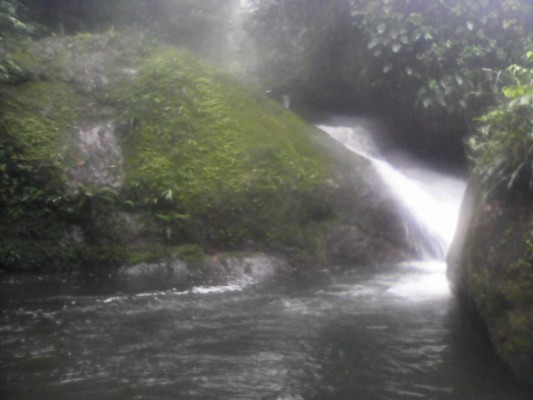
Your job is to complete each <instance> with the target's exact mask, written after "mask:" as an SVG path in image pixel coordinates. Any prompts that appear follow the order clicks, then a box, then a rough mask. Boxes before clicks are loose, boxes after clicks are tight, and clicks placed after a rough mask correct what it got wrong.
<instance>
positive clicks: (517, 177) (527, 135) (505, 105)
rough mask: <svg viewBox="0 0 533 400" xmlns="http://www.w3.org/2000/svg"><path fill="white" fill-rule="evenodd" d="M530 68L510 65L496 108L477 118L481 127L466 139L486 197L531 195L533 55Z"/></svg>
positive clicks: (532, 167)
mask: <svg viewBox="0 0 533 400" xmlns="http://www.w3.org/2000/svg"><path fill="white" fill-rule="evenodd" d="M526 58H527V60H526V61H527V63H528V65H529V66H526V67H524V66H520V65H516V64H514V65H511V66H510V67H509V68H508V69H507V70H506V74H505V75H506V78H507V80H508V81H509V82H510V84H509V85H508V86H505V87H504V88H503V90H502V96H501V100H500V102H499V104H498V106H497V107H495V108H494V109H493V110H491V111H490V112H488V113H487V114H485V115H483V116H482V117H480V118H479V123H480V127H479V129H478V132H477V134H476V135H474V136H473V137H472V138H470V140H469V145H470V148H471V150H472V152H473V158H474V170H473V172H474V174H475V175H477V176H478V177H479V178H480V180H481V182H482V183H483V184H484V185H485V188H486V190H487V191H488V192H489V194H500V195H501V194H504V193H507V192H509V191H510V192H511V193H519V194H520V195H522V196H526V197H527V196H528V195H530V194H532V193H533V182H532V180H533V52H531V51H530V52H528V53H527V56H526Z"/></svg>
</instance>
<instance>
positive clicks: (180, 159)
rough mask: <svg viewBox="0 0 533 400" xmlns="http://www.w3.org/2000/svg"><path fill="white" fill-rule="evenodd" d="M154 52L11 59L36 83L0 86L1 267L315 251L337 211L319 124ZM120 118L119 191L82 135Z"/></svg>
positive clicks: (32, 50) (121, 41)
mask: <svg viewBox="0 0 533 400" xmlns="http://www.w3.org/2000/svg"><path fill="white" fill-rule="evenodd" d="M148 43H151V42H148ZM148 43H146V42H143V41H142V40H140V39H139V38H138V37H135V38H131V37H124V36H119V35H116V34H115V33H113V32H111V33H108V34H106V35H87V34H80V35H77V36H74V37H70V38H55V37H51V38H49V39H46V40H41V41H39V42H38V43H36V44H33V43H31V42H28V43H26V44H25V45H20V46H19V47H18V48H17V49H16V50H11V52H10V53H9V55H10V57H12V59H14V60H15V61H16V63H17V65H18V66H19V70H20V76H23V77H24V79H22V80H13V79H10V80H8V81H6V82H4V83H3V84H1V85H0V93H1V101H0V109H1V110H2V113H1V114H0V131H1V135H0V205H1V208H0V217H1V218H2V221H4V224H3V225H2V228H1V229H0V238H1V245H0V247H1V248H0V265H1V266H2V267H4V268H11V269H20V268H21V267H27V268H36V267H38V265H39V264H41V263H46V265H49V266H58V267H60V266H61V264H63V265H66V264H69V263H72V261H73V260H75V261H76V264H79V263H83V264H90V263H93V262H94V263H98V264H99V265H108V264H116V263H122V262H127V260H128V259H131V260H136V261H138V260H139V259H142V258H143V257H144V256H146V257H147V258H148V259H153V258H154V254H157V255H164V257H167V256H168V257H171V256H172V254H174V253H173V250H172V249H173V248H176V246H187V245H191V246H189V247H183V248H182V251H181V252H179V254H180V255H182V253H183V254H186V255H188V256H190V257H193V256H195V257H196V255H198V254H200V255H201V254H202V252H201V251H199V250H198V249H200V250H201V249H202V248H203V249H206V250H209V251H215V250H218V249H234V248H243V247H244V248H245V247H247V246H251V247H253V248H255V249H261V248H263V249H269V248H276V249H278V250H280V249H282V248H283V247H284V246H288V247H294V248H298V249H299V250H296V251H302V252H303V251H304V249H307V248H308V246H309V247H311V246H310V243H311V242H310V241H312V240H314V234H313V232H316V230H315V225H313V224H314V223H315V222H316V221H317V220H320V219H322V218H324V217H325V216H327V212H326V213H324V211H323V208H324V206H323V203H322V200H321V196H322V195H321V193H322V192H321V191H320V190H319V189H320V188H321V185H322V182H323V180H324V176H325V173H326V162H325V160H324V159H323V158H322V156H321V155H320V154H319V153H318V152H317V150H316V149H315V148H314V147H313V146H312V145H311V144H310V142H309V140H308V137H307V136H308V134H309V131H308V129H309V128H307V127H306V126H305V125H304V124H303V123H302V122H301V121H300V120H299V119H298V118H297V117H296V116H294V115H292V114H290V113H289V112H287V111H286V110H285V109H284V108H282V107H281V106H279V105H277V104H276V103H274V102H272V101H270V100H268V99H266V98H265V97H263V95H262V94H260V93H258V92H256V91H254V90H251V89H249V88H246V87H243V86H241V85H239V84H237V83H236V82H234V81H232V80H231V79H229V78H227V77H224V76H222V75H220V74H218V73H217V72H215V71H214V70H212V69H211V67H209V66H207V65H206V64H205V63H204V62H202V61H199V60H198V59H196V58H195V57H194V56H193V55H191V54H189V53H187V52H185V51H178V50H176V49H175V48H172V47H159V48H152V49H150V50H149V47H150V46H149V45H148ZM72 49H75V50H72ZM74 51H75V52H76V54H77V57H73V52H74ZM100 54H105V57H104V58H95V57H96V56H98V55H100ZM95 55H96V56H95ZM95 59H96V60H97V61H98V64H95V63H94V60H95ZM95 65H96V66H95ZM126 67H127V68H126ZM131 71H133V72H131ZM131 74H134V75H135V77H134V78H132V75H131ZM107 77H112V83H111V84H108V85H105V84H102V83H101V82H106V81H107ZM110 118H111V119H113V120H114V121H115V124H114V125H115V130H116V132H117V133H118V134H120V141H121V144H122V148H123V152H124V169H125V171H124V175H125V179H124V184H123V185H122V186H121V187H120V188H117V187H115V186H110V185H109V184H106V183H95V182H92V181H84V180H83V178H82V177H81V175H79V174H77V172H76V171H77V170H78V169H79V168H83V166H84V165H88V164H90V163H91V162H92V161H91V160H90V158H87V156H86V155H84V154H83V152H82V151H81V150H80V148H79V146H78V144H77V143H78V141H79V134H80V129H81V128H82V127H84V126H91V124H94V123H96V122H98V121H102V119H104V120H109V119H110ZM124 213H127V214H128V215H133V216H135V217H134V219H135V220H134V221H130V220H129V219H128V218H126V217H124ZM135 221H137V222H135ZM316 229H318V225H317V227H316ZM72 232H74V233H75V232H78V233H76V234H74V233H72ZM307 235H309V237H308V236H307ZM139 241H141V242H142V243H141V244H139ZM154 243H156V247H161V244H163V245H164V246H167V247H168V249H167V250H165V249H160V248H157V249H156V248H154V249H151V247H150V246H152V244H154ZM192 244H194V246H193V245H192ZM198 245H200V246H201V247H198ZM146 246H148V247H146ZM195 246H196V247H195ZM190 249H192V250H194V251H192V250H191V251H189V250H190ZM310 251H313V250H312V249H311V250H310ZM189 253H190V254H189ZM198 257H199V256H198ZM198 257H196V258H198ZM104 258H105V259H106V260H107V261H105V260H104ZM193 258H194V257H193ZM104 261H105V262H104Z"/></svg>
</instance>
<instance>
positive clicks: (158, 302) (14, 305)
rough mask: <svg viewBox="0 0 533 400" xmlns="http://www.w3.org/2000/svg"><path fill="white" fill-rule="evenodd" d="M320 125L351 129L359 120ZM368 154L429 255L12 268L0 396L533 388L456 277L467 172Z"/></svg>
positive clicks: (432, 399) (501, 394)
mask: <svg viewBox="0 0 533 400" xmlns="http://www.w3.org/2000/svg"><path fill="white" fill-rule="evenodd" d="M323 128H324V129H325V130H329V133H330V134H331V135H332V136H334V137H335V136H337V137H336V139H338V140H341V141H343V142H344V144H346V145H347V147H349V148H350V146H348V145H352V144H354V140H355V136H354V133H355V131H356V130H354V129H353V127H351V128H346V127H330V128H328V127H327V126H323ZM343 138H344V140H343ZM355 142H360V140H355ZM352 150H354V151H356V152H358V151H359V150H358V149H355V148H353V146H352ZM367 157H369V158H370V159H372V160H373V162H375V163H376V168H377V169H378V170H379V171H380V173H381V174H382V176H383V179H384V181H385V182H387V184H388V185H390V186H391V187H392V188H393V189H394V190H395V191H396V192H398V201H399V202H400V203H403V204H404V207H403V209H404V211H405V215H406V226H407V227H408V228H409V230H410V231H412V234H413V236H414V237H413V238H412V239H413V243H414V246H415V247H416V248H417V249H418V250H419V254H420V257H419V259H420V260H418V261H412V262H405V263H401V264H394V265H378V266H376V265H372V266H369V265H358V266H353V269H348V270H335V269H333V270H331V271H323V272H322V273H319V274H317V275H316V276H313V277H307V278H303V277H299V278H296V277H294V278H291V279H288V280H285V281H283V282H279V281H270V280H268V279H267V280H263V281H252V280H249V279H244V280H242V279H241V280H237V281H235V282H229V283H228V284H226V285H224V286H213V287H195V288H192V289H188V290H184V289H183V288H176V287H174V286H173V285H172V282H166V283H165V282H155V283H154V282H149V281H143V282H139V281H130V280H127V279H124V278H117V277H115V278H113V277H100V278H96V277H87V276H85V277H81V276H77V277H76V276H70V277H67V276H62V275H44V276H38V275H30V276H3V277H0V301H1V304H2V308H1V314H0V346H1V358H0V398H1V399H3V400H8V399H9V400H11V399H32V400H39V399H43V400H45V399H46V400H48V399H61V400H70V399H72V400H85V399H95V400H107V399H109V400H121V399H146V400H170V399H186V400H189V399H190V400H196V399H198V400H210V399H213V400H215V399H216V400H224V399H227V400H238V399H243V400H254V399H257V400H344V399H346V400H400V399H427V400H440V399H442V400H530V399H531V398H533V393H532V392H531V389H528V388H525V387H523V386H521V385H520V384H518V383H517V382H515V381H514V380H513V378H512V377H511V375H510V374H509V372H508V371H507V370H506V369H505V368H504V367H503V366H502V364H501V363H500V362H499V361H498V360H497V358H496V357H495V355H494V354H493V352H492V350H491V348H490V345H489V344H488V343H487V341H486V340H485V339H484V338H483V337H482V336H481V335H480V334H479V333H478V330H477V329H475V328H474V327H473V325H472V322H471V321H470V320H469V318H468V317H467V316H466V315H465V313H464V312H463V311H462V308H461V307H460V306H459V304H458V302H457V300H456V299H455V298H454V297H453V296H452V295H451V293H450V291H449V288H448V284H447V282H446V278H445V264H444V261H442V259H443V257H444V254H445V250H446V248H447V246H448V245H449V241H450V240H451V236H452V235H453V229H454V224H455V220H456V217H457V212H458V206H459V203H460V195H459V194H457V193H462V190H463V189H464V183H463V182H459V181H457V180H456V179H451V178H449V177H445V176H442V175H440V174H436V173H433V172H429V171H422V170H420V169H418V170H417V169H416V168H415V169H414V170H413V169H412V168H411V171H410V172H409V171H407V170H405V171H403V172H402V171H398V170H396V169H395V168H393V167H392V166H390V165H389V164H388V163H386V162H385V161H384V160H382V159H380V158H379V157H378V156H376V155H367ZM421 188H422V189H423V190H424V192H423V193H422V192H420V190H419V189H421ZM456 192H457V193H456ZM450 193H452V194H453V195H452V196H451V197H449V196H448V195H449V194H450ZM454 193H456V194H454ZM435 199H437V200H438V201H437V202H435ZM411 200H413V201H414V202H415V203H411ZM421 201H422V203H421ZM437 203H439V204H437ZM428 210H430V211H432V212H427V211H428ZM450 213H451V214H453V215H452V216H450V215H451V214H450ZM428 220H430V221H432V222H431V223H429V224H427V222H428ZM413 221H414V222H413ZM415 236H416V237H415ZM422 239H423V240H422ZM435 259H436V260H435ZM302 267H303V268H302V269H305V268H306V267H309V266H302Z"/></svg>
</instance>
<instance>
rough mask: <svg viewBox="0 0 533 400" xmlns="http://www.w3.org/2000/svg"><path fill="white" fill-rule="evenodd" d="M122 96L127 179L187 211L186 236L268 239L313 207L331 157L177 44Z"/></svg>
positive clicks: (280, 113)
mask: <svg viewBox="0 0 533 400" xmlns="http://www.w3.org/2000/svg"><path fill="white" fill-rule="evenodd" d="M118 97H119V98H120V101H121V104H122V105H123V107H124V113H123V116H124V120H125V121H129V130H128V133H127V135H126V136H125V153H126V179H127V186H128V187H129V189H131V191H132V193H134V196H136V197H137V199H136V200H137V201H138V202H144V203H151V204H158V205H159V207H160V208H165V207H167V208H171V209H173V210H177V211H178V213H180V214H181V215H186V216H188V217H189V223H186V224H184V221H183V219H181V221H179V224H181V228H176V230H178V231H180V232H181V233H180V234H179V235H178V237H177V239H178V240H179V238H180V237H181V239H189V240H190V239H193V240H194V241H199V242H201V243H206V244H207V243H211V244H212V243H221V244H224V245H230V246H231V245H237V244H239V243H242V241H243V240H244V239H245V238H252V239H255V240H258V241H261V242H263V243H267V242H269V241H272V240H273V239H274V238H277V237H279V236H281V235H280V233H281V232H282V231H284V230H286V229H287V227H288V226H289V227H290V225H291V224H292V225H293V226H294V227H295V229H297V228H296V226H297V225H299V224H300V222H301V221H302V220H305V219H306V217H307V216H308V214H310V213H311V214H312V213H313V212H314V210H309V208H313V207H312V206H310V205H309V204H316V203H319V200H315V199H314V197H315V196H314V193H315V191H317V189H318V187H319V186H320V184H321V183H322V181H323V178H324V176H325V170H326V163H325V160H324V159H323V158H322V156H321V155H320V154H319V153H318V152H317V150H316V149H315V148H314V147H313V146H312V145H311V143H310V141H309V138H308V131H307V129H308V128H307V127H306V126H305V125H304V124H303V123H302V122H301V121H300V120H299V119H298V118H297V117H295V116H294V115H292V114H291V113H289V112H287V111H286V110H284V109H283V108H281V107H280V106H278V105H276V104H274V103H272V102H271V101H270V100H268V99H266V98H264V97H262V96H258V95H257V94H256V93H254V92H252V91H251V90H249V89H244V88H242V87H239V86H238V85H236V84H235V83H234V82H233V83H230V82H228V81H227V80H226V78H221V77H220V76H219V75H217V74H216V73H215V72H214V71H213V70H212V69H211V68H210V67H208V66H206V65H205V64H203V63H202V62H201V61H199V60H197V59H195V58H194V57H192V56H190V55H189V54H187V53H184V52H181V51H176V50H174V49H161V50H158V51H155V52H154V53H153V55H151V56H150V57H148V58H147V59H146V60H145V61H144V62H143V63H142V64H141V65H140V68H139V78H138V79H137V80H136V82H135V83H134V85H133V89H131V90H130V89H128V90H127V91H125V92H123V93H121V95H120V96H118ZM309 200H310V201H309ZM303 214H305V215H303Z"/></svg>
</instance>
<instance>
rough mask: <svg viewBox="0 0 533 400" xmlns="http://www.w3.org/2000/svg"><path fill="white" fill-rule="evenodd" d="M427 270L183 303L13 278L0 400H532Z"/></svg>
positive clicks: (242, 291) (176, 294)
mask: <svg viewBox="0 0 533 400" xmlns="http://www.w3.org/2000/svg"><path fill="white" fill-rule="evenodd" d="M438 268H439V265H438V264H437V265H435V264H433V265H431V263H406V264H403V265H399V266H398V265H394V266H388V267H383V268H381V269H379V270H378V271H377V272H376V271H374V272H368V273H360V272H359V273H355V272H352V273H346V274H342V275H338V276H330V275H324V276H323V277H322V278H320V279H316V280H314V281H310V282H286V283H285V284H283V285H280V284H279V283H278V284H276V285H273V284H268V283H266V284H261V285H255V286H246V287H245V286H243V287H240V288H235V287H232V288H231V290H229V289H228V290H225V289H224V288H219V289H220V290H216V289H213V290H204V289H205V288H204V289H202V288H198V289H196V290H189V291H187V292H182V291H178V290H173V289H172V288H161V290H155V291H154V290H150V291H147V290H144V291H143V290H142V289H139V288H136V291H131V290H130V288H128V287H127V286H123V287H122V286H121V283H120V282H116V281H115V282H113V281H109V282H97V284H96V285H94V286H93V285H92V283H91V282H83V281H79V282H68V281H65V282H61V281H60V280H54V279H53V278H50V277H49V278H47V279H45V280H44V281H39V280H36V278H27V279H26V278H17V279H13V278H11V279H9V280H7V281H6V282H3V283H2V284H1V288H0V289H1V295H0V296H1V297H0V300H1V301H2V304H3V308H2V313H1V318H0V321H1V323H0V326H1V328H0V340H1V342H0V345H1V346H2V354H1V366H0V398H2V399H52V398H58V399H76V400H80V399H99V400H105V399H202V400H204V399H232V400H233V399H247V400H249V399H273V400H274V399H278V400H288V399H305V400H308V399H310V400H329V399H331V400H333V399H335V400H342V399H350V400H353V399H362V400H373V399H387V400H394V399H450V400H452V399H453V400H463V399H464V400H476V399H480V400H481V399H488V400H502V399H506V400H526V399H531V398H533V397H531V396H532V393H531V392H529V393H528V390H527V389H525V388H523V387H521V386H520V385H518V384H516V383H515V382H514V381H513V380H512V379H511V378H510V376H509V375H508V373H507V372H506V371H505V369H503V368H502V367H501V365H500V364H499V363H498V361H497V360H496V359H495V358H494V356H493V355H492V353H491V352H490V350H489V347H488V345H487V344H486V343H485V342H484V341H483V340H482V339H481V338H480V337H479V336H477V335H476V334H475V333H474V331H473V330H472V329H471V327H470V324H469V322H468V320H467V319H466V318H465V316H464V315H463V314H462V312H461V311H460V309H459V307H457V305H456V303H455V300H454V299H453V298H452V297H451V296H450V294H449V292H448V291H447V290H445V287H444V286H443V282H442V281H441V280H440V279H444V278H443V274H442V272H440V273H439V272H438ZM226 289H227V288H226Z"/></svg>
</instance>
